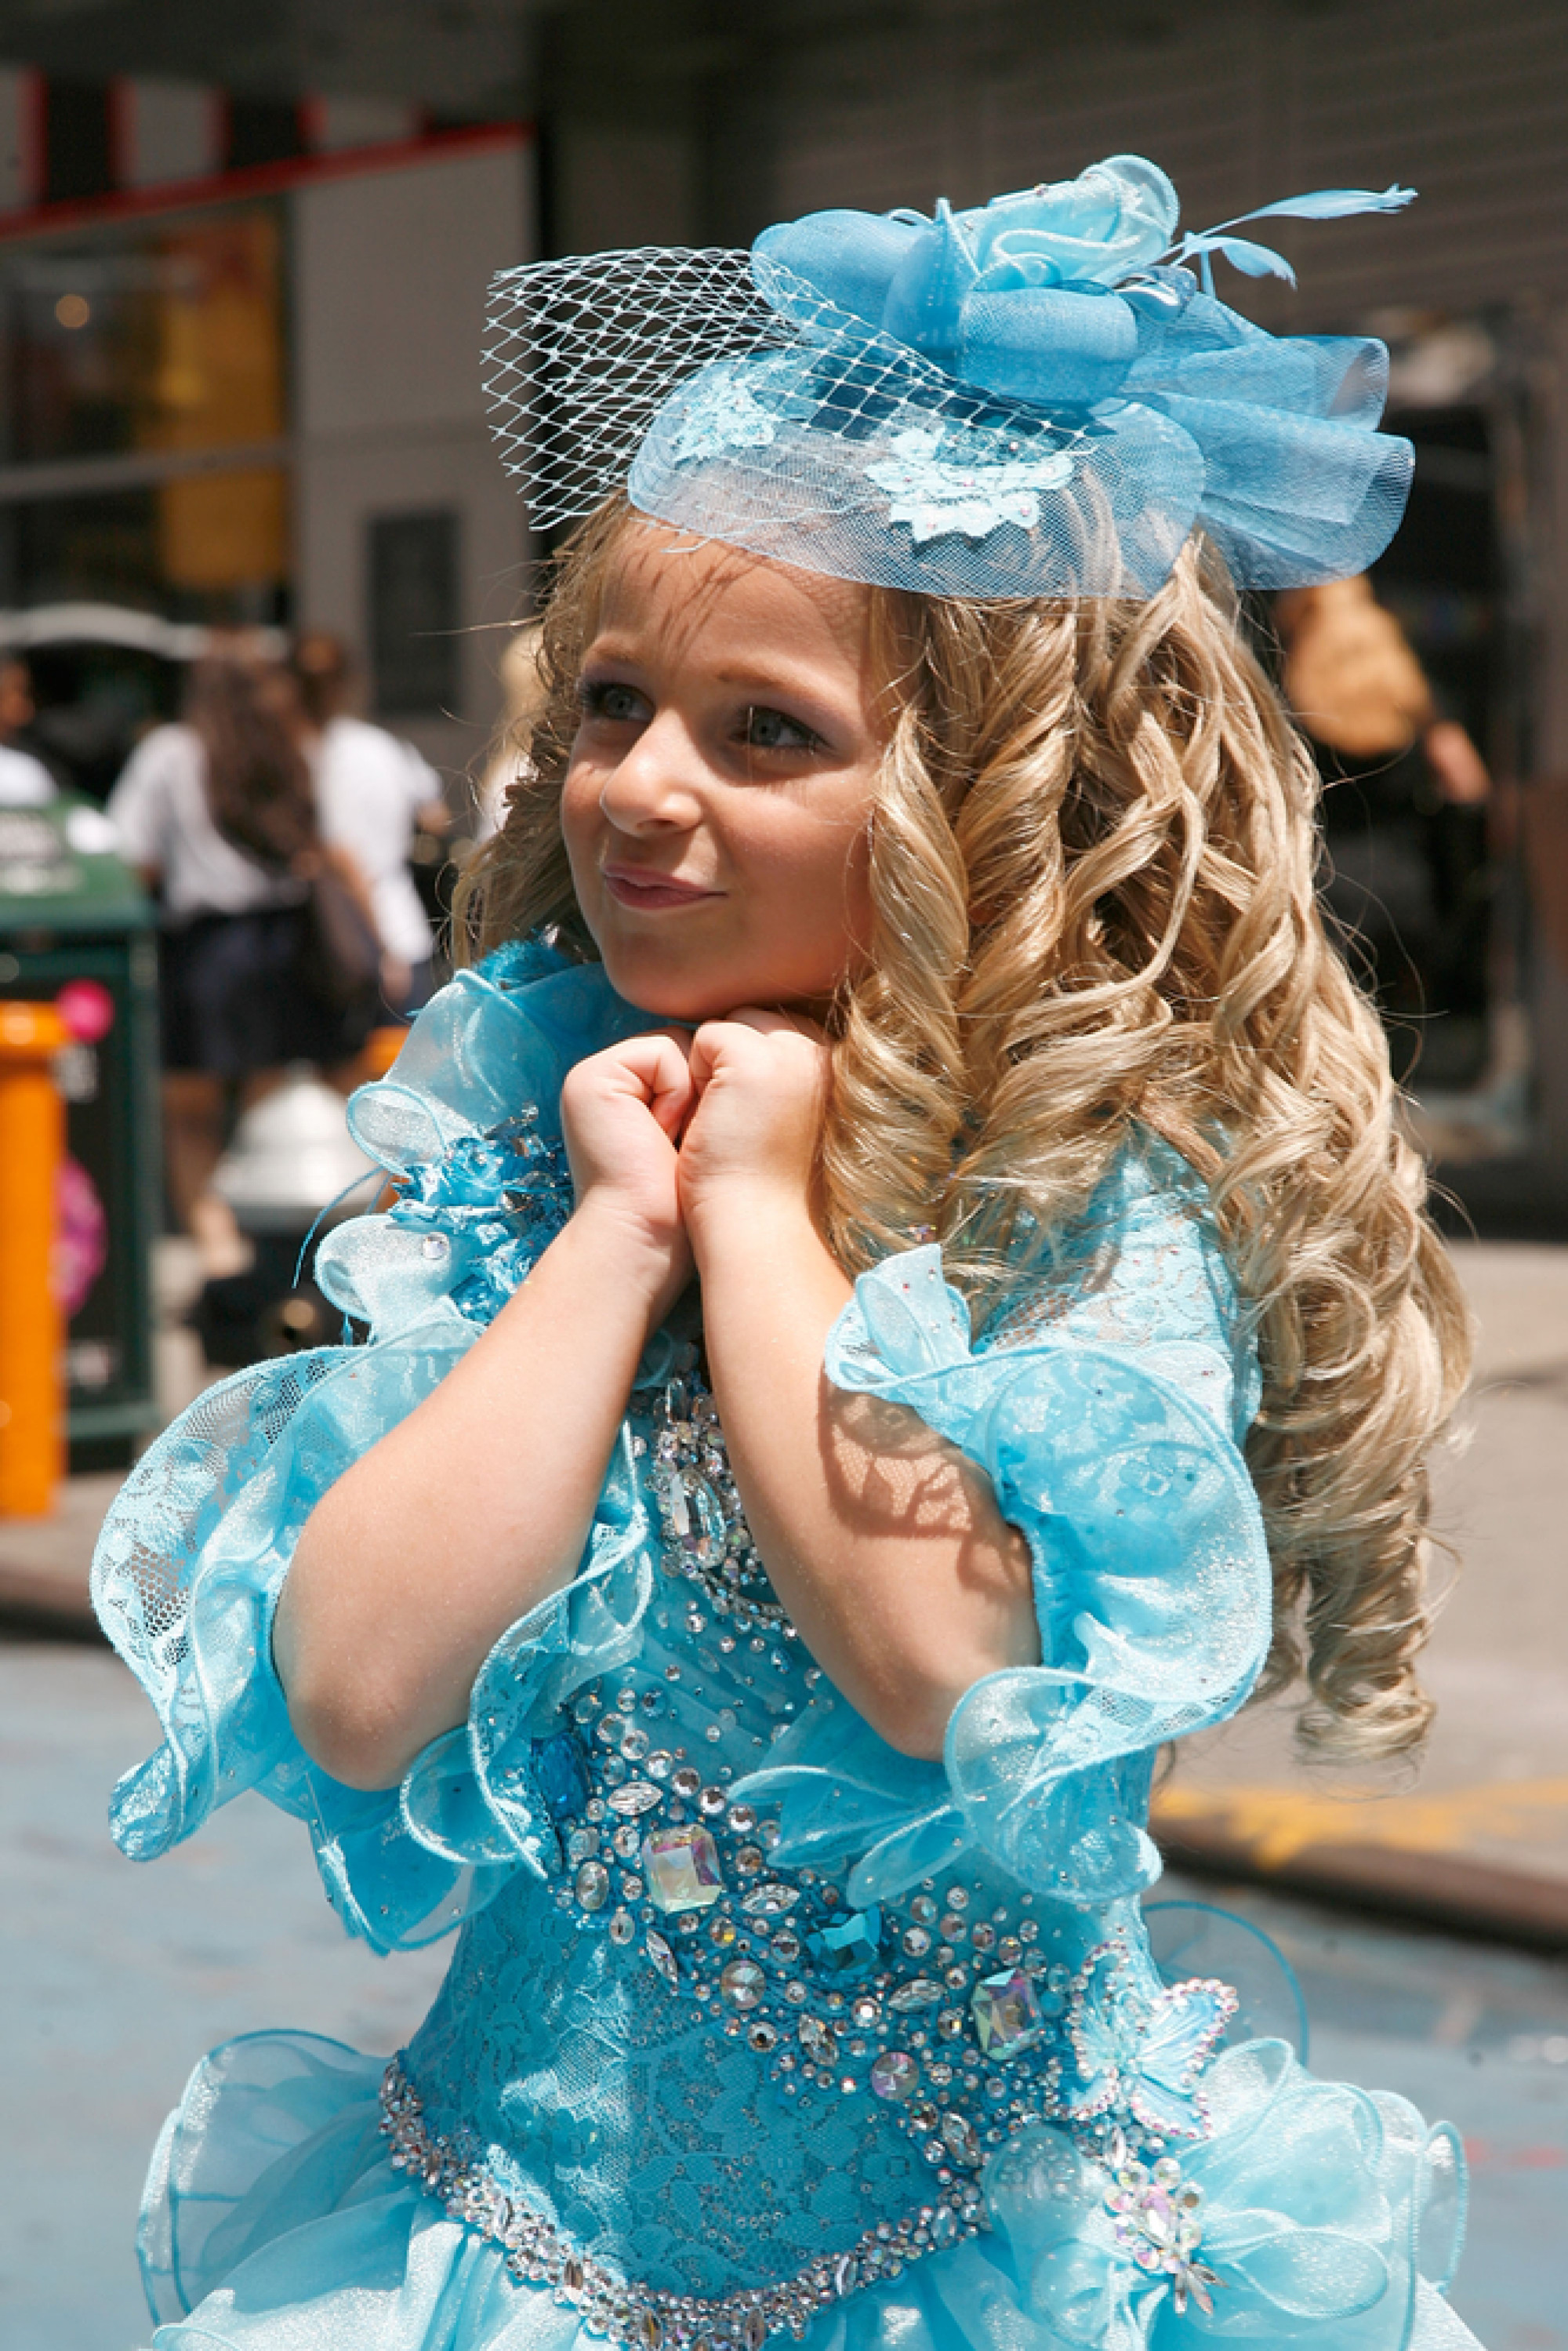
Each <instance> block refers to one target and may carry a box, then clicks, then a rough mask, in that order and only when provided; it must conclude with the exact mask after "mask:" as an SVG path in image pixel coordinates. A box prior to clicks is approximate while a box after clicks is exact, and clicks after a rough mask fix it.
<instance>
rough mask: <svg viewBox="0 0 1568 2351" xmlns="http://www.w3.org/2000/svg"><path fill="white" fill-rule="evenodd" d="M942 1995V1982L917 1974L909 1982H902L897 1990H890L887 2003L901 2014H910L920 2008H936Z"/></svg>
mask: <svg viewBox="0 0 1568 2351" xmlns="http://www.w3.org/2000/svg"><path fill="white" fill-rule="evenodd" d="M941 1997H942V1987H941V1985H940V1984H938V1983H933V1982H932V1980H931V1979H930V1977H929V1976H915V1978H914V1979H913V1980H912V1981H910V1982H909V1983H903V1984H900V1985H899V1987H898V1990H897V1991H893V1992H889V1994H888V1996H887V2004H888V2006H889V2008H895V2009H896V2010H897V2011H898V2012H899V2014H900V2016H909V2015H912V2014H913V2013H914V2011H915V2010H916V2009H919V2008H935V2007H936V2003H937V2001H939V2000H940V1999H941Z"/></svg>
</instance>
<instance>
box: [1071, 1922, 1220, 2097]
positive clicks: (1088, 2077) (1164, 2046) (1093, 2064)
mask: <svg viewBox="0 0 1568 2351" xmlns="http://www.w3.org/2000/svg"><path fill="white" fill-rule="evenodd" d="M1237 2006H1238V2001H1237V1997H1236V1994H1235V1992H1234V1991H1232V1990H1231V1988H1230V1986H1229V1985H1228V1984H1224V1983H1220V1982H1218V1980H1216V1979H1215V1978H1213V1977H1201V1976H1192V1977H1189V1978H1188V1979H1187V1980H1186V1982H1185V1983H1177V1984H1169V1985H1167V1986H1166V1988H1165V1989H1164V1990H1163V1991H1156V1992H1149V1991H1145V1990H1144V1989H1143V1987H1142V1986H1141V1985H1140V1984H1139V1983H1138V1982H1137V1981H1136V1980H1135V1977H1134V1970H1133V1966H1132V1960H1131V1954H1130V1952H1129V1950H1128V1948H1127V1944H1126V1942H1125V1940H1124V1938H1122V1937H1120V1936H1116V1937H1113V1938H1112V1939H1111V1940H1110V1941H1109V1942H1106V1943H1101V1944H1099V1945H1097V1946H1096V1948H1095V1949H1093V1950H1092V1951H1091V1952H1090V1953H1089V1955H1088V1957H1087V1958H1086V1959H1085V1960H1084V1962H1083V1966H1082V1970H1080V1972H1079V1974H1078V1976H1077V1977H1076V1979H1075V1980H1074V1983H1073V1988H1072V1997H1071V2002H1070V2005H1069V2008H1068V2012H1067V2019H1066V2023H1067V2037H1068V2041H1069V2043H1070V2044H1071V2049H1072V2053H1073V2058H1074V2061H1075V2066H1076V2079H1074V2078H1073V2077H1072V2076H1071V2075H1067V2076H1065V2077H1064V2078H1063V2081H1062V2084H1061V2092H1060V2094H1059V2095H1060V2101H1061V2112H1062V2114H1063V2115H1064V2116H1066V2117H1067V2119H1068V2120H1069V2121H1070V2122H1073V2123H1090V2122H1092V2121H1094V2120H1095V2119H1096V2118H1097V2117H1098V2116H1118V2117H1125V2118H1127V2119H1130V2120H1131V2121H1133V2122H1134V2123H1138V2124H1141V2125H1142V2126H1143V2128H1144V2129H1145V2131H1150V2132H1153V2133H1154V2134H1155V2136H1156V2137H1160V2138H1166V2139H1170V2138H1205V2137H1207V2135H1208V2109H1207V2103H1206V2101H1205V2099H1204V2095H1203V2092H1202V2090H1201V2089H1200V2088H1199V2086H1198V2076H1199V2074H1201V2073H1202V2071H1203V2069H1204V2067H1205V2066H1206V2065H1207V2063H1208V2060H1209V2058H1210V2057H1211V2056H1212V2055H1213V2053H1214V2050H1215V2047H1216V2044H1217V2043H1218V2041H1219V2038H1220V2036H1221V2034H1222V2033H1223V2032H1224V2031H1225V2028H1226V2026H1227V2025H1228V2023H1229V2022H1230V2020H1231V2018H1232V2017H1233V2016H1234V2015H1235V2013H1236V2010H1237Z"/></svg>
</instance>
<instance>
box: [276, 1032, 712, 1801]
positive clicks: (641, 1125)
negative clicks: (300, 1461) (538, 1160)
mask: <svg viewBox="0 0 1568 2351" xmlns="http://www.w3.org/2000/svg"><path fill="white" fill-rule="evenodd" d="M686 1082H687V1081H686V1077H685V1057H684V1054H683V1053H682V1051H681V1050H680V1049H679V1047H678V1046H677V1045H675V1044H674V1042H673V1041H672V1040H670V1039H668V1038H664V1037H648V1038H639V1039H636V1040H633V1041H632V1044H630V1045H627V1046H622V1047H618V1048H615V1049H614V1050H612V1052H610V1053H607V1054H599V1055H596V1056H595V1057H594V1058H593V1060H592V1061H587V1062H583V1063H581V1064H580V1065H579V1068H578V1069H577V1070H576V1071H573V1072H572V1075H571V1077H570V1079H569V1080H568V1082H567V1089H566V1092H565V1093H564V1094H563V1097H562V1110H563V1121H564V1123H565V1125H566V1129H567V1142H568V1148H569V1151H570V1155H571V1160H572V1170H573V1175H574V1178H575V1181H576V1186H577V1195H578V1206H577V1208H576V1210H575V1212H574V1214H573V1216H572V1217H571V1219H570V1222H569V1223H568V1225H567V1226H566V1228H565V1229H564V1230H563V1231H562V1232H561V1233H560V1234H559V1236H558V1238H556V1239H555V1240H554V1241H553V1242H552V1243H551V1244H550V1246H549V1249H547V1250H546V1251H545V1252H544V1254H543V1256H542V1257H541V1258H540V1259H539V1261H538V1265H537V1266H536V1267H535V1268H534V1270H533V1271H532V1272H531V1273H530V1274H529V1276H528V1280H527V1281H526V1282H525V1283H524V1284H523V1286H522V1288H521V1289H520V1290H517V1293H516V1295H515V1296H514V1297H513V1298H512V1299H511V1300H510V1301H508V1302H507V1305H506V1307H505V1308H503V1310H502V1311H501V1312H500V1313H499V1314H498V1315H497V1318H496V1320H495V1322H493V1323H492V1325H491V1326H490V1328H489V1330H488V1331H486V1332H485V1334H484V1336H483V1337H482V1338H481V1339H479V1340H478V1341H477V1342H476V1344H475V1346H474V1347H473V1348H472V1349H471V1350H470V1352H469V1353H467V1354H466V1355H465V1357H464V1358H463V1360H462V1361H461V1362H460V1363H459V1364H456V1365H455V1368H454V1369H453V1370H452V1372H450V1373H449V1374H448V1375H447V1377H446V1378H445V1379H444V1380H443V1382H442V1383H441V1385H440V1386H439V1387H438V1388H437V1389H435V1391H434V1394H433V1395H429V1396H427V1397H426V1398H425V1400H424V1402H423V1404H422V1405H419V1406H418V1407H417V1409H416V1410H415V1411H413V1413H411V1414H410V1415H409V1416H408V1418H407V1419H406V1420H405V1421H403V1422H402V1423H401V1424H400V1426H398V1427H396V1428H394V1429H392V1431H391V1432H390V1433H389V1435H387V1436H386V1437H382V1440H381V1442H380V1443H379V1444H378V1445H376V1446H374V1447H372V1448H371V1451H370V1452H369V1453H367V1454H365V1455H364V1456H363V1458H361V1460H359V1461H357V1462H356V1463H355V1464H354V1466H353V1467H352V1468H350V1469H349V1470H347V1471H346V1472H345V1473H344V1475H343V1477H342V1478H340V1479H339V1481H338V1483H337V1484H336V1485H335V1486H334V1487H333V1488H332V1489H331V1491H330V1492H329V1494H327V1495H326V1496H324V1498H323V1499H322V1500H321V1501H320V1502H319V1504H318V1505H317V1507H316V1509H315V1510H314V1511H312V1513H311V1515H310V1518H309V1519H308V1521H307V1523H306V1526H305V1529H304V1531H303V1533H302V1534H301V1536H300V1539H299V1544H298V1551H297V1552H296V1554H295V1558H294V1563H293V1565H292V1567H291V1569H290V1571H289V1573H288V1577H287V1582H286V1583H285V1584H284V1587H283V1593H282V1596H281V1598H280V1600H279V1604H278V1609H277V1620H276V1625H275V1631H274V1636H273V1647H274V1654H275V1656H276V1658H277V1668H278V1672H279V1675H280V1676H281V1678H282V1681H283V1686H284V1688H285V1691H286V1692H287V1698H288V1707H289V1714H290V1718H291V1719H292V1721H293V1723H294V1726H295V1729H296V1730H297V1732H298V1736H299V1739H300V1741H301V1743H302V1744H303V1746H304V1747H305V1749H306V1750H307V1752H308V1753H309V1754H310V1755H312V1756H313V1757H314V1758H315V1760H316V1761H318V1762H319V1763H320V1764H321V1766H322V1767H323V1769H324V1770H326V1771H330V1772H331V1773H332V1775H333V1777H334V1778H335V1779H339V1780H341V1781H344V1782H347V1784H348V1785H349V1786H350V1787H361V1788H379V1787H387V1786H391V1785H392V1784H394V1783H395V1782H397V1781H398V1780H399V1779H400V1778H401V1777H402V1773H403V1771H405V1770H406V1768H407V1766H408V1764H409V1763H410V1762H411V1761H413V1757H414V1756H415V1755H416V1754H417V1753H418V1752H419V1750H420V1749H421V1748H422V1747H423V1746H425V1745H427V1744H428V1742H429V1741H430V1740H432V1739H434V1738H435V1737H436V1736H437V1735H438V1733H440V1732H441V1731H444V1730H447V1729H451V1728H452V1727H453V1726H454V1725H455V1724H456V1723H459V1722H461V1721H462V1720H463V1719H464V1717H465V1714H466V1711H467V1707H468V1697H469V1692H470V1690H471V1688H472V1687H473V1682H474V1677H475V1675H476V1672H477V1671H478V1669H479V1667H480V1665H481V1664H482V1663H483V1661H484V1659H485V1657H486V1654H487V1653H488V1651H489V1649H490V1648H491V1646H493V1645H494V1643H495V1641H496V1640H497V1637H498V1636H499V1635H500V1634H501V1633H503V1632H504V1631H505V1630H506V1627H507V1625H509V1624H511V1623H512V1622H513V1621H514V1620H515V1619H516V1618H517V1616H519V1615H520V1614H523V1613H524V1611H525V1610H527V1609H528V1608H529V1607H531V1606H533V1605H534V1604H536V1603H537V1602H538V1601H540V1600H542V1599H544V1598H545V1597H546V1595H547V1594H548V1593H550V1592H553V1591H556V1590H559V1587H560V1586H561V1585H563V1584H564V1583H567V1582H568V1581H569V1580H570V1577H571V1575H572V1573H574V1571H575V1569H576V1566H577V1563H578V1561H579V1559H580V1556H581V1553H582V1550H583V1546H584V1543H585V1542H586V1541H587V1538H588V1532H589V1529H590V1527H591V1523H592V1518H593V1510H594V1504H595V1502H596V1501H597V1499H598V1497H599V1493H600V1489H601V1486H602V1484H603V1480H604V1474H605V1470H606V1468H607V1467H608V1464H609V1460H610V1457H611V1453H612V1449H613V1447H614V1444H615V1438H616V1434H617V1431H618V1429H619V1427H620V1425H621V1421H622V1416H623V1415H624V1412H625V1409H626V1401H627V1397H628V1395H630V1392H631V1387H632V1379H633V1376H634V1374H635V1372H636V1368H637V1361H638V1357H639V1356H640V1354H641V1353H642V1351H643V1346H644V1345H645V1344H646V1342H647V1337H648V1333H649V1332H650V1330H652V1329H653V1327H654V1326H655V1325H656V1324H657V1322H659V1320H660V1319H661V1318H662V1316H663V1315H664V1313H665V1312H666V1311H668V1308H669V1306H670V1304H671V1303H672V1302H673V1301H674V1297H675V1296H676V1295H677V1294H678V1292H679V1290H680V1289H681V1287H682V1286H683V1284H684V1283H685V1280H686V1278H687V1274H688V1271H689V1267H690V1258H689V1254H688V1252H687V1249H686V1245H685V1237H684V1234H683V1232H682V1229H681V1226H680V1220H679V1212H678V1207H677V1204H676V1197H675V1175H674V1146H673V1144H672V1143H671V1141H670V1134H669V1132H668V1131H667V1129H673V1128H674V1126H675V1124H676V1123H678V1120H679V1117H680V1115H681V1113H682V1111H683V1109H684V1106H685V1093H686ZM650 1111H652V1112H653V1115H650V1114H649V1113H650Z"/></svg>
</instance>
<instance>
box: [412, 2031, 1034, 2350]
mask: <svg viewBox="0 0 1568 2351" xmlns="http://www.w3.org/2000/svg"><path fill="white" fill-rule="evenodd" d="M381 2099H382V2130H383V2131H384V2132H385V2134H386V2136H387V2137H389V2138H390V2139H391V2141H392V2166H393V2168H394V2169H396V2170H398V2171H406V2172H408V2173H409V2174H410V2175H411V2177H412V2178H413V2180H414V2182H415V2184H416V2185H417V2186H419V2187H421V2188H423V2189H424V2190H425V2192H426V2194H428V2195H431V2196H438V2197H440V2199H442V2201H443V2202H444V2205H445V2206H446V2209H447V2210H448V2211H449V2212H450V2213H451V2215H452V2217H453V2219H454V2220H461V2221H463V2222H464V2223H465V2226H466V2227H468V2228H470V2229H473V2230H476V2231H477V2232H478V2234H479V2235H480V2236H482V2237H486V2238H487V2239H488V2240H489V2241H490V2242H491V2243H492V2244H497V2245H500V2246H501V2247H503V2248H504V2250H505V2252H506V2256H507V2268H508V2269H509V2270H510V2271H511V2273H512V2275H513V2276H514V2277H515V2278H517V2280H518V2282H519V2283H523V2284H528V2285H539V2286H551V2287H553V2288H554V2290H555V2298H556V2300H557V2301H558V2302H559V2303H563V2304H569V2305H570V2307H572V2308H574V2309H576V2310H578V2311H580V2313H581V2314H582V2320H583V2324H584V2325H585V2326H587V2327H589V2328H590V2329H591V2331H592V2332H593V2333H594V2334H596V2335H607V2336H608V2337H609V2339H610V2341H611V2342H612V2343H614V2344H617V2345H620V2346H624V2351H762V2346H763V2345H764V2344H765V2343H766V2342H767V2341H768V2337H769V2336H770V2335H781V2334H784V2333H785V2332H788V2333H789V2334H790V2335H793V2336H794V2337H795V2338H796V2340H797V2341H799V2340H800V2337H801V2336H802V2335H804V2334H805V2332H806V2329H807V2327H808V2326H809V2325H810V2324H811V2321H812V2320H813V2319H814V2318H815V2317H816V2316H817V2314H818V2313H819V2312H820V2311H821V2310H824V2309H828V2308H831V2305H832V2304H834V2303H838V2302H842V2301H844V2300H845V2299H846V2298H847V2297H848V2296H849V2295H850V2294H855V2293H857V2292H858V2291H859V2290H860V2289H861V2288H862V2287H863V2286H870V2285H879V2284H881V2283H883V2281H885V2280H887V2279H890V2278H895V2277H897V2276H898V2275H899V2274H900V2273H902V2272H903V2271H904V2270H906V2269H907V2268H909V2266H910V2265H911V2263H913V2262H917V2261H923V2260H924V2259H925V2257H926V2256H927V2255H928V2254H931V2253H939V2252H946V2251H947V2250H948V2248H949V2247H951V2246H953V2245H956V2244H958V2243H960V2242H961V2241H963V2240H964V2239H965V2238H967V2237H974V2236H977V2235H978V2234H979V2233H980V2231H981V2230H983V2229H985V2228H987V2227H988V2225H989V2224H988V2220H987V2219H986V2213H985V2206H984V2204H983V2203H982V2201H981V2199H980V2196H979V2192H978V2189H977V2188H976V2187H975V2186H974V2185H973V2184H972V2183H971V2182H969V2181H963V2182H960V2183H957V2184H956V2185H955V2186H954V2187H952V2188H950V2189H945V2190H944V2192H943V2194H942V2196H941V2198H940V2199H938V2200H937V2201H936V2202H935V2203H931V2204H923V2205H922V2206H921V2207H920V2209H919V2210H918V2211H916V2212H914V2213H911V2214H910V2215H908V2216H907V2217H906V2218H905V2219H904V2220H898V2221H886V2220H884V2221H883V2222H881V2223H880V2224H879V2225H878V2226H877V2227H876V2228H874V2229H868V2230H867V2231H865V2233H864V2235H863V2236H862V2237H860V2238H859V2239H858V2240H857V2241H856V2242H855V2243H854V2244H853V2245H852V2246H851V2247H850V2249H849V2251H848V2252H842V2253H824V2254H823V2255H821V2258H820V2259H818V2260H817V2261H814V2262H808V2264H807V2266H806V2267H805V2268H804V2269H803V2270H800V2271H799V2272H798V2273H796V2275H795V2276H794V2277H792V2278H783V2279H780V2281H779V2283H778V2284H776V2285H766V2286H753V2287H751V2288H749V2289H747V2292H745V2293H743V2294H726V2295H725V2296H724V2297H723V2298H722V2299H721V2300H719V2301H716V2302H708V2301H705V2300H704V2299H703V2298H702V2297H701V2296H700V2295H698V2294H667V2293H665V2292H664V2291H663V2290H662V2289H658V2288H655V2287H653V2286H646V2285H639V2284H637V2283H634V2282H632V2280H629V2279H626V2278H623V2277H621V2276H619V2275H617V2273H615V2272H614V2271H613V2270H610V2269H607V2268H605V2266H604V2264H603V2263H602V2262H596V2261H592V2260H591V2259H590V2258H589V2256H588V2255H587V2254H585V2253H583V2252H580V2251H579V2250H578V2249H577V2248H576V2247H575V2246H574V2245H573V2244H572V2242H571V2241H570V2238H568V2237H566V2236H565V2235H563V2233H562V2232H561V2231H560V2230H559V2229H558V2228H557V2227H556V2225H555V2223H554V2221H553V2220H546V2219H545V2217H544V2215H543V2214H542V2213H540V2212H536V2211H534V2210H532V2209H531V2208H530V2207H529V2206H528V2205H527V2204H525V2203H523V2202H522V2201H521V2200H520V2199H518V2198H517V2197H515V2196H509V2195H508V2194H507V2191H506V2189H504V2188H503V2187H502V2186H501V2184H500V2182H499V2181H498V2180H497V2179H496V2177H495V2175H494V2174H493V2173H492V2172H491V2171H489V2170H488V2169H487V2168H486V2166H485V2165H484V2164H482V2163H478V2162H474V2161H469V2160H465V2159H464V2158H462V2157H461V2156H460V2155H459V2154H458V2153H457V2151H456V2149H455V2147H454V2144H453V2142H452V2141H451V2140H450V2139H448V2138H444V2137H439V2136H438V2135H437V2134H436V2133H435V2132H434V2131H432V2130H431V2129H430V2128H429V2126H428V2125H427V2124H426V2122H425V2120H424V2110H423V2101H422V2099H421V2098H420V2096H419V2094H418V2092H417V2091H416V2090H415V2089H414V2088H413V2085H412V2084H411V2083H410V2082H409V2080H408V2078H407V2076H406V2074H404V2073H403V2071H402V2066H401V2065H400V2064H398V2062H397V2060H396V2058H393V2060H392V2064H390V2065H389V2066H388V2067H387V2070H386V2073H385V2074H384V2075H383V2077H382V2090H381Z"/></svg>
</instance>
